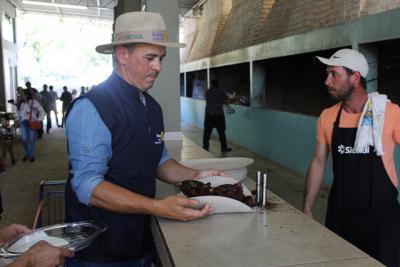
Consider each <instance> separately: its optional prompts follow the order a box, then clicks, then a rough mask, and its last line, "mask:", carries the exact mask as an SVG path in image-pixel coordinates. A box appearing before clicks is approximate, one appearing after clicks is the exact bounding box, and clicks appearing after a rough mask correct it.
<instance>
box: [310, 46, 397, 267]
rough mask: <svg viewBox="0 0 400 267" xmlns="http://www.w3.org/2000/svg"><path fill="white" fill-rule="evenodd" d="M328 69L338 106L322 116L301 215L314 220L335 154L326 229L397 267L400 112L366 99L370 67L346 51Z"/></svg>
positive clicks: (383, 101)
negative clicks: (396, 155)
mask: <svg viewBox="0 0 400 267" xmlns="http://www.w3.org/2000/svg"><path fill="white" fill-rule="evenodd" d="M316 59H317V60H318V61H319V62H321V63H322V64H324V65H326V70H327V78H326V80H325V85H326V87H327V89H328V92H329V94H330V95H331V96H332V97H334V98H335V99H337V100H338V101H339V102H338V103H337V104H336V105H334V106H332V107H330V108H327V109H325V110H323V111H322V113H321V115H320V118H319V121H318V125H317V147H316V151H315V156H314V158H313V159H312V161H311V164H310V167H309V169H308V174H307V180H306V189H305V195H304V206H303V211H304V213H305V214H307V215H309V216H312V206H313V203H314V201H315V198H316V196H317V193H318V191H319V188H320V185H321V182H322V179H323V174H324V168H325V163H326V159H327V157H328V155H329V152H330V151H331V152H332V163H333V164H332V166H333V174H334V177H333V184H332V187H331V191H330V194H329V199H328V208H327V214H326V226H327V227H328V228H329V229H331V230H332V231H334V232H335V233H337V234H338V235H340V236H341V237H343V238H344V239H346V240H348V241H349V242H351V243H352V244H354V245H355V246H357V247H358V248H360V249H362V250H363V251H365V252H366V253H368V254H369V255H371V256H372V257H374V258H376V259H377V260H379V261H381V262H382V263H384V264H385V265H387V266H397V267H398V266H399V225H400V224H399V222H400V220H399V217H400V216H399V211H400V209H399V204H398V202H397V189H396V188H397V184H398V182H397V175H396V170H395V165H394V160H393V152H394V147H395V144H397V145H398V144H400V123H399V120H400V108H399V106H398V105H395V104H393V103H390V102H389V101H388V100H387V98H386V96H385V95H380V94H378V93H377V92H374V93H370V94H368V93H367V91H366V80H365V78H366V76H367V74H368V63H367V61H366V59H365V57H364V56H363V55H362V54H361V53H359V52H358V51H355V50H351V49H342V50H339V51H337V52H336V53H335V54H333V55H332V56H331V57H330V58H329V59H327V58H322V57H316Z"/></svg>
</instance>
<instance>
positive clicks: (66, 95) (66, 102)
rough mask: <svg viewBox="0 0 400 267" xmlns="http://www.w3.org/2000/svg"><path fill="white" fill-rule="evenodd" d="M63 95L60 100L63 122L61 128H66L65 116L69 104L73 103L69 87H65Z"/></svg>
mask: <svg viewBox="0 0 400 267" xmlns="http://www.w3.org/2000/svg"><path fill="white" fill-rule="evenodd" d="M63 91H64V92H63V93H62V94H61V97H60V100H61V101H62V120H61V127H64V123H65V121H64V116H65V112H66V111H67V108H68V106H69V104H70V103H71V101H72V94H71V93H70V92H69V91H68V88H67V86H64V87H63Z"/></svg>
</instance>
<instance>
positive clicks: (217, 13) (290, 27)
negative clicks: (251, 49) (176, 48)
mask: <svg viewBox="0 0 400 267" xmlns="http://www.w3.org/2000/svg"><path fill="white" fill-rule="evenodd" d="M399 7H400V0H385V1H377V0H209V1H207V2H206V3H205V4H204V5H203V12H202V16H201V17H199V18H197V19H195V20H191V19H187V20H185V21H184V27H185V29H186V28H188V29H190V30H188V31H186V30H185V36H186V37H185V42H187V43H188V47H187V48H186V49H185V50H184V51H183V52H182V55H183V56H182V58H181V61H182V62H190V61H194V60H197V59H200V58H204V57H210V56H215V55H218V54H221V53H225V52H229V51H232V50H236V49H240V48H245V47H248V46H251V45H255V44H259V43H263V42H267V41H271V40H275V39H279V38H282V37H286V36H291V35H295V34H301V33H305V32H308V31H312V30H316V29H320V28H324V27H329V26H333V25H336V24H340V23H343V22H345V21H348V20H351V19H355V18H358V17H360V16H367V15H371V14H376V13H379V12H384V11H388V10H391V9H395V8H399ZM193 23H195V25H196V26H195V27H193ZM188 25H192V27H189V26H188Z"/></svg>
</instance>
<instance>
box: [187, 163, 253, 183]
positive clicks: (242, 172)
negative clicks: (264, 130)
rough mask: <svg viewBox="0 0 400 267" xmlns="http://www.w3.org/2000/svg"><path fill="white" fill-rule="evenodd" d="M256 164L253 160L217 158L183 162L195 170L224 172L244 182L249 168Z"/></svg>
mask: <svg viewBox="0 0 400 267" xmlns="http://www.w3.org/2000/svg"><path fill="white" fill-rule="evenodd" d="M253 162H254V160H253V159H251V158H239V157H232V158H217V159H211V158H209V159H188V160H184V161H182V162H181V163H182V165H185V166H187V167H190V168H194V169H201V170H204V169H216V170H221V171H224V172H225V173H226V174H227V175H228V176H229V177H232V178H234V179H236V180H237V181H242V180H243V179H244V178H246V175H247V166H248V165H250V164H252V163H253Z"/></svg>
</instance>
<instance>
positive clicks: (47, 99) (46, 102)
mask: <svg viewBox="0 0 400 267" xmlns="http://www.w3.org/2000/svg"><path fill="white" fill-rule="evenodd" d="M47 88H48V86H47V84H43V90H42V91H40V95H41V96H42V99H43V104H42V107H43V109H44V111H45V112H46V120H47V123H46V133H50V129H51V126H52V125H51V118H50V115H51V114H50V104H51V101H52V95H51V93H50V92H49V91H48V90H47Z"/></svg>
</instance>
